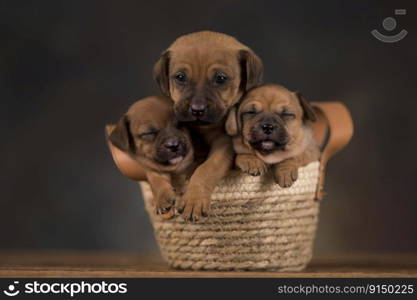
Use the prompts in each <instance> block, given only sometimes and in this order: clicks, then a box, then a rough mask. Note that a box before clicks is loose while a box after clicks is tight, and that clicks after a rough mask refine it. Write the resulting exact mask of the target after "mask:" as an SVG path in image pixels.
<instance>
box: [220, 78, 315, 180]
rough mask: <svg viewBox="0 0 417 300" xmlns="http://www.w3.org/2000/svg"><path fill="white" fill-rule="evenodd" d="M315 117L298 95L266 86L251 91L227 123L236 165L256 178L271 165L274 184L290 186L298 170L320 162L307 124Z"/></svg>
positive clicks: (310, 129)
mask: <svg viewBox="0 0 417 300" xmlns="http://www.w3.org/2000/svg"><path fill="white" fill-rule="evenodd" d="M315 120H316V115H315V113H314V110H313V108H312V107H311V106H310V104H309V103H308V102H307V101H306V100H305V99H304V98H303V96H302V95H301V94H300V93H297V92H295V93H294V92H291V91H289V90H287V89H286V88H284V87H282V86H279V85H275V84H266V85H262V86H260V87H257V88H254V89H252V90H250V91H249V92H248V93H247V94H246V95H245V97H244V98H243V99H242V101H241V102H240V104H239V106H238V107H235V108H233V110H232V111H231V112H230V114H229V116H228V119H227V122H226V125H225V127H226V132H227V133H228V134H229V135H230V136H232V137H233V147H234V150H235V152H236V154H237V156H236V159H235V164H236V166H237V167H238V168H240V169H241V170H242V171H243V172H246V173H248V174H251V175H254V176H257V175H262V174H264V173H265V172H266V171H267V166H268V165H272V171H273V175H274V178H275V182H276V183H278V184H279V185H280V186H281V187H289V186H291V185H292V184H293V183H294V182H295V181H296V180H297V178H298V168H299V167H302V166H305V165H307V164H308V163H310V162H313V161H316V160H318V159H319V155H320V152H319V147H318V145H317V144H316V142H315V140H314V137H313V130H312V128H311V126H309V124H310V122H314V121H315Z"/></svg>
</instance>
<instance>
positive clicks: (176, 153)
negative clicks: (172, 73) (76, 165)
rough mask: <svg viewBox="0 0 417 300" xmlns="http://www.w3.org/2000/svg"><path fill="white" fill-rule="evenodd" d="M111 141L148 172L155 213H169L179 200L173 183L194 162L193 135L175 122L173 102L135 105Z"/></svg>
mask: <svg viewBox="0 0 417 300" xmlns="http://www.w3.org/2000/svg"><path fill="white" fill-rule="evenodd" d="M109 140H110V142H111V143H112V144H113V145H115V146H116V147H117V148H119V149H120V150H122V151H124V152H126V153H128V154H129V155H130V156H131V157H132V158H133V159H135V160H136V161H137V162H138V163H139V164H140V165H141V166H142V167H143V168H144V169H145V170H146V178H147V181H148V182H149V184H150V186H151V189H152V192H153V195H154V202H155V203H154V204H155V207H156V212H157V213H158V214H165V213H167V212H168V211H169V210H170V209H171V207H172V206H173V205H174V202H175V199H176V191H175V190H174V188H173V183H174V181H178V180H179V179H178V178H180V177H182V176H181V175H183V174H186V173H187V172H190V170H192V169H193V163H194V148H193V145H192V142H191V137H190V134H189V132H188V130H187V129H186V128H184V127H179V126H178V124H177V122H176V121H175V116H174V112H173V102H172V100H171V99H169V98H167V97H148V98H144V99H142V100H139V101H137V102H135V103H134V104H133V105H132V106H131V107H130V108H129V110H128V111H127V113H126V114H125V115H124V116H123V117H122V118H121V119H120V121H119V122H118V123H117V125H116V127H115V129H114V130H113V132H112V133H111V134H110V136H109ZM177 184H178V183H177ZM175 186H177V185H175Z"/></svg>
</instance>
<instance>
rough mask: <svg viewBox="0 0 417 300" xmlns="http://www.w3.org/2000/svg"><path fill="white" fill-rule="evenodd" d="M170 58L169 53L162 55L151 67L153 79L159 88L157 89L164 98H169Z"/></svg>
mask: <svg viewBox="0 0 417 300" xmlns="http://www.w3.org/2000/svg"><path fill="white" fill-rule="evenodd" d="M170 57H171V52H170V51H168V50H167V51H165V52H164V53H162V55H161V57H160V58H159V60H158V61H157V62H156V64H155V66H154V67H153V78H154V80H155V81H156V83H157V84H158V86H159V89H160V90H161V92H162V93H163V94H164V95H165V96H168V97H169V96H170V92H169V61H170Z"/></svg>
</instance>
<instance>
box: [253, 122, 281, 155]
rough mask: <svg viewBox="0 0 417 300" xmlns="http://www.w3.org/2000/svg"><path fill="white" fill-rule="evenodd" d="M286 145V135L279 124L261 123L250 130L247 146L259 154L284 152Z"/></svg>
mask: <svg viewBox="0 0 417 300" xmlns="http://www.w3.org/2000/svg"><path fill="white" fill-rule="evenodd" d="M287 143H288V134H287V132H286V130H285V128H283V127H282V126H281V125H280V124H279V123H276V122H271V121H267V122H261V123H259V124H258V125H257V126H255V127H254V128H253V129H252V130H251V139H250V141H249V144H250V145H251V147H252V148H254V149H255V150H257V151H259V152H261V153H265V154H268V153H271V152H274V151H277V150H285V146H286V145H287Z"/></svg>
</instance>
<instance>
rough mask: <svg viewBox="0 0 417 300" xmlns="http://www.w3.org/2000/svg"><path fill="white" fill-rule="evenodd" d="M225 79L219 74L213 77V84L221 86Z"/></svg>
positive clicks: (224, 76) (223, 75) (225, 77)
mask: <svg viewBox="0 0 417 300" xmlns="http://www.w3.org/2000/svg"><path fill="white" fill-rule="evenodd" d="M227 79H228V78H227V76H226V75H225V74H222V73H219V74H216V75H215V76H214V83H216V84H218V85H222V84H225V83H226V81H227Z"/></svg>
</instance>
